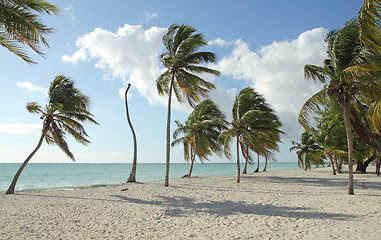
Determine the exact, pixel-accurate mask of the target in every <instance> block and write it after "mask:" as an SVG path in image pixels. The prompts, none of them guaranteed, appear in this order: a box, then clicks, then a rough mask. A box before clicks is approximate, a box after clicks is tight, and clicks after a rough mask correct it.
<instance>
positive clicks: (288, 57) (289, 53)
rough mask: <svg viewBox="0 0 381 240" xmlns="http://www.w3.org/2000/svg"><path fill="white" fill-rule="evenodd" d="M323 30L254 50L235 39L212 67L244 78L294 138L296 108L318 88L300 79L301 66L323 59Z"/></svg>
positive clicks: (228, 74)
mask: <svg viewBox="0 0 381 240" xmlns="http://www.w3.org/2000/svg"><path fill="white" fill-rule="evenodd" d="M326 33H327V30H325V29H323V28H316V29H313V30H310V31H306V32H304V33H302V34H300V35H299V37H298V38H297V39H294V40H287V41H281V42H276V41H274V42H273V43H271V44H270V45H268V46H264V47H261V48H260V49H259V50H258V51H257V52H253V51H252V50H251V49H250V48H249V44H248V43H246V42H244V41H242V40H241V39H239V40H237V41H236V42H235V43H234V46H233V49H232V52H231V54H229V55H228V56H225V57H223V59H222V60H221V61H219V62H218V63H217V64H215V65H213V66H212V67H215V68H216V69H218V70H220V71H221V73H222V74H223V75H226V76H231V77H233V79H235V80H240V81H242V80H244V81H245V82H247V83H248V84H250V85H251V86H253V87H254V88H255V90H256V91H258V92H259V93H261V94H263V95H264V96H265V98H266V99H267V101H268V102H269V103H270V104H271V105H272V107H273V108H274V110H275V111H276V112H277V113H278V115H279V117H280V120H281V121H282V122H283V125H284V127H283V130H284V131H285V132H287V133H288V135H287V138H293V139H297V138H299V134H300V127H299V126H298V123H297V116H298V114H299V111H300V108H301V106H302V105H303V104H304V102H305V101H306V100H307V99H308V98H309V97H310V96H312V94H314V93H316V92H317V91H318V90H320V89H321V88H320V86H317V85H315V84H314V83H313V82H312V81H307V80H305V79H304V73H303V71H304V70H303V69H304V65H305V64H315V65H320V64H321V63H322V62H323V59H324V58H325V57H326V55H325V53H324V51H323V45H322V44H323V39H324V35H325V34H326Z"/></svg>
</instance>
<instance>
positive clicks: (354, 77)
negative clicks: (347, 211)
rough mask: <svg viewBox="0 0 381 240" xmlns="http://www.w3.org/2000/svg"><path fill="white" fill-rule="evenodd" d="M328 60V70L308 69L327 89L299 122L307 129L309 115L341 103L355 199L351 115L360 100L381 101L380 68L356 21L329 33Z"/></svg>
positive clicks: (350, 184)
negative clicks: (377, 82)
mask: <svg viewBox="0 0 381 240" xmlns="http://www.w3.org/2000/svg"><path fill="white" fill-rule="evenodd" d="M325 41H326V43H327V53H328V59H326V60H325V61H324V67H319V66H314V65H306V66H305V67H304V73H305V77H306V78H307V79H313V80H315V81H320V82H321V83H323V84H324V88H323V89H322V90H321V91H319V92H318V93H316V94H315V95H314V96H312V97H311V98H310V99H309V100H307V102H306V103H305V104H304V106H303V107H302V109H301V111H300V114H299V122H300V123H301V124H302V125H303V126H307V121H308V114H309V113H310V112H316V111H318V110H319V105H320V104H322V103H323V102H324V100H325V98H326V97H327V96H328V97H330V98H331V99H334V100H335V101H337V102H338V103H339V105H340V108H341V110H342V114H343V119H344V125H345V129H346V137H347V145H348V168H349V171H348V172H349V174H348V175H349V180H348V194H350V195H353V194H354V190H353V167H352V166H353V138H352V130H351V112H352V113H353V111H352V109H353V100H354V99H356V96H366V97H370V98H372V97H377V98H379V97H380V94H379V91H380V89H379V88H376V87H375V86H374V84H372V83H373V82H374V79H377V76H378V75H379V74H380V68H378V67H377V66H375V65H374V64H370V62H371V58H372V55H371V54H370V52H369V51H368V50H367V49H365V48H364V47H363V46H362V45H361V44H360V39H359V24H358V21H357V20H356V19H353V20H351V21H348V22H347V23H345V25H344V26H343V27H342V28H341V29H339V30H333V31H330V32H329V33H328V35H327V36H326V39H325Z"/></svg>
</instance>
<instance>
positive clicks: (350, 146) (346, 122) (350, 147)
mask: <svg viewBox="0 0 381 240" xmlns="http://www.w3.org/2000/svg"><path fill="white" fill-rule="evenodd" d="M340 105H341V107H342V108H343V118H344V125H345V132H346V134H347V142H348V194H349V195H353V194H354V189H353V159H352V156H353V139H352V129H351V122H350V118H349V104H348V103H340Z"/></svg>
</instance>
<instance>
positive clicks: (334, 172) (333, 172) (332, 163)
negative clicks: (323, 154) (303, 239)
mask: <svg viewBox="0 0 381 240" xmlns="http://www.w3.org/2000/svg"><path fill="white" fill-rule="evenodd" d="M327 155H328V154H327ZM328 158H329V161H330V162H331V165H332V175H336V170H335V164H334V162H333V159H332V156H331V155H328Z"/></svg>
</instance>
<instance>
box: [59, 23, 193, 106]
mask: <svg viewBox="0 0 381 240" xmlns="http://www.w3.org/2000/svg"><path fill="white" fill-rule="evenodd" d="M166 31H167V29H166V28H159V27H151V28H149V29H147V30H145V29H143V27H142V26H140V25H128V24H125V25H124V26H123V27H121V28H119V29H118V30H117V32H110V31H107V30H105V29H102V28H96V29H95V30H94V31H93V32H91V33H88V34H86V35H84V36H82V37H80V38H78V40H77V42H76V46H77V47H78V48H79V49H78V50H77V51H76V52H75V53H74V54H73V55H71V56H69V55H64V56H63V57H62V60H63V61H65V62H70V63H73V64H77V63H78V62H80V61H84V60H90V59H95V60H97V62H96V64H95V67H96V68H99V69H102V70H103V71H104V72H105V74H104V76H103V77H104V79H106V80H107V79H122V81H123V83H124V85H125V86H127V83H131V85H132V87H133V88H134V89H137V90H138V92H139V93H140V94H141V95H142V96H144V97H145V98H146V99H147V100H148V101H149V102H150V104H152V105H156V104H161V105H166V104H167V98H166V97H162V96H160V95H159V94H158V93H157V89H156V86H155V80H156V79H157V78H158V76H159V75H160V74H161V73H162V72H163V69H162V68H160V61H159V56H160V54H161V53H162V52H163V45H162V36H163V35H164V34H165V33H166ZM119 94H120V92H119ZM120 95H121V94H120ZM174 108H175V109H178V110H185V111H189V109H188V107H187V106H184V105H182V106H180V104H178V103H177V102H174Z"/></svg>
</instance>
